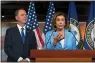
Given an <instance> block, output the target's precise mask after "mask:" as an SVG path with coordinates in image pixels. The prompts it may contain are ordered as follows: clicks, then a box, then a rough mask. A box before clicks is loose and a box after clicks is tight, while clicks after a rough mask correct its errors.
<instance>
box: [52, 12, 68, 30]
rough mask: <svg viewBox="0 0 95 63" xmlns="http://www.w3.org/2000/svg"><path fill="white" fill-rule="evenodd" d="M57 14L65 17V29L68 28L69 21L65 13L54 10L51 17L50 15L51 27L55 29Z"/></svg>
mask: <svg viewBox="0 0 95 63" xmlns="http://www.w3.org/2000/svg"><path fill="white" fill-rule="evenodd" d="M57 16H64V17H65V27H64V28H65V29H68V28H69V23H68V21H67V18H66V15H65V13H63V12H56V13H55V14H54V15H53V17H52V27H53V28H54V29H55V28H56V17H57Z"/></svg>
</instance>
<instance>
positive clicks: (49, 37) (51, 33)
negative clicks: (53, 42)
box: [46, 29, 56, 49]
mask: <svg viewBox="0 0 95 63" xmlns="http://www.w3.org/2000/svg"><path fill="white" fill-rule="evenodd" d="M53 32H56V30H55V29H54V31H52V33H51V36H52V35H53ZM51 36H50V37H49V39H48V41H47V43H46V48H47V44H48V43H49V41H50V38H51ZM47 49H48V48H47Z"/></svg>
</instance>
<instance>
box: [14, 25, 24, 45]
mask: <svg viewBox="0 0 95 63" xmlns="http://www.w3.org/2000/svg"><path fill="white" fill-rule="evenodd" d="M15 29H16V31H15V32H16V33H17V38H18V40H19V41H20V42H22V39H21V35H20V32H19V29H18V27H17V26H16V27H15ZM22 43H23V42H22Z"/></svg>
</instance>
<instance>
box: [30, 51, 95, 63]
mask: <svg viewBox="0 0 95 63" xmlns="http://www.w3.org/2000/svg"><path fill="white" fill-rule="evenodd" d="M30 57H31V58H36V61H41V62H43V61H54V62H55V61H78V62H80V61H92V58H95V50H31V52H30Z"/></svg>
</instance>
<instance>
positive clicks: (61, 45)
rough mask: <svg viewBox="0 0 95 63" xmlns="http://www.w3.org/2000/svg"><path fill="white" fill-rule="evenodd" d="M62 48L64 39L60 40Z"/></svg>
mask: <svg viewBox="0 0 95 63" xmlns="http://www.w3.org/2000/svg"><path fill="white" fill-rule="evenodd" d="M60 43H61V46H62V48H64V39H62V40H61V41H60Z"/></svg>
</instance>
